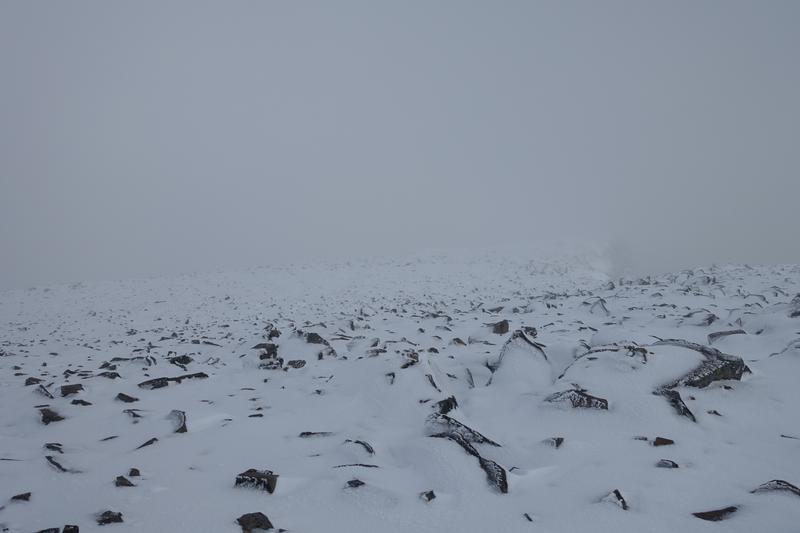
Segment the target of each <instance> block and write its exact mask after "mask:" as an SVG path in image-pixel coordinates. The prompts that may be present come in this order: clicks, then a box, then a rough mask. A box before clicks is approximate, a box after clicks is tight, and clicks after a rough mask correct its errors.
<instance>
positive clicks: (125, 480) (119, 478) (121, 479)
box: [114, 476, 136, 487]
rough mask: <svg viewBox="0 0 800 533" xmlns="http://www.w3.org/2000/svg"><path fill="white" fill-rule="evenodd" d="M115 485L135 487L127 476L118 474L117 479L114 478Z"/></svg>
mask: <svg viewBox="0 0 800 533" xmlns="http://www.w3.org/2000/svg"><path fill="white" fill-rule="evenodd" d="M114 486H115V487H135V486H136V485H134V484H133V483H131V481H130V480H129V479H128V478H126V477H125V476H117V479H115V480H114Z"/></svg>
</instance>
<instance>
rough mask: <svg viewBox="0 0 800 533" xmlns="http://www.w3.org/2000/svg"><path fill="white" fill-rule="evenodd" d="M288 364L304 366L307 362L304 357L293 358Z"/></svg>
mask: <svg viewBox="0 0 800 533" xmlns="http://www.w3.org/2000/svg"><path fill="white" fill-rule="evenodd" d="M286 366H288V367H291V368H303V367H304V366H306V362H305V360H304V359H293V360H291V361H287V363H286Z"/></svg>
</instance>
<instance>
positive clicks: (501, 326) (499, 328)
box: [489, 320, 508, 335]
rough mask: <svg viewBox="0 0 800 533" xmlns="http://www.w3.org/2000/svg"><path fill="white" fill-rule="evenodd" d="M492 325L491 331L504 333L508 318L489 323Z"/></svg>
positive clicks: (506, 331) (496, 333)
mask: <svg viewBox="0 0 800 533" xmlns="http://www.w3.org/2000/svg"><path fill="white" fill-rule="evenodd" d="M489 326H491V327H492V333H494V334H495V335H505V334H506V333H508V320H501V321H500V322H495V323H494V324H489Z"/></svg>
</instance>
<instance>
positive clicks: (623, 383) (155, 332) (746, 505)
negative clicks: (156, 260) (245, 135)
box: [0, 253, 800, 533]
mask: <svg viewBox="0 0 800 533" xmlns="http://www.w3.org/2000/svg"><path fill="white" fill-rule="evenodd" d="M798 291H800V268H798V267H796V266H776V267H748V266H735V267H734V266H731V267H713V268H704V269H695V270H693V271H684V272H679V273H675V274H672V275H664V276H658V277H651V278H646V279H623V280H619V279H613V280H611V279H609V278H608V276H607V275H606V274H605V273H604V268H603V267H602V262H601V261H599V260H597V259H596V258H589V259H581V258H580V257H570V258H560V259H554V260H550V261H545V260H541V259H536V260H533V259H531V258H530V257H526V256H524V255H522V254H517V255H511V254H501V255H497V254H494V255H493V254H477V253H475V254H471V255H470V254H466V253H461V254H452V255H434V254H431V255H428V256H424V257H413V258H409V259H405V260H385V261H358V262H355V261H354V262H351V263H341V264H324V265H315V266H302V267H291V266H285V267H274V268H263V269H257V270H253V271H247V272H230V273H220V274H214V275H196V276H183V277H176V278H170V279H147V280H136V281H124V282H104V283H92V284H78V285H73V286H58V287H51V288H37V289H30V290H24V291H22V290H21V291H7V292H4V293H0V350H2V351H1V352H0V531H12V532H26V533H27V532H31V531H39V530H42V529H46V528H61V527H63V526H64V525H67V524H72V525H78V526H79V527H80V531H84V532H85V531H98V530H103V531H106V530H110V531H143V532H162V531H163V532H176V531H193V532H198V531H209V532H231V533H233V532H237V531H241V530H242V527H240V526H239V525H238V524H237V522H236V520H237V518H238V517H240V516H242V515H244V514H247V513H254V512H261V513H263V514H264V515H265V516H267V517H268V518H269V520H270V521H271V523H272V524H273V525H274V527H275V528H283V529H286V530H288V531H295V532H307V533H310V532H322V531H325V532H330V533H334V532H335V533H338V532H348V533H350V532H361V531H363V532H416V533H421V532H443V531H453V532H462V533H465V532H489V531H503V532H506V531H509V532H510V531H514V532H516V531H519V532H565V533H569V532H576V531H615V532H645V531H670V532H674V531H681V532H687V531H742V532H754V531H770V532H782V531H785V532H789V531H799V530H800V493H798V494H795V493H793V492H792V490H791V487H792V486H791V485H788V486H783V485H777V487H778V488H786V489H787V490H762V491H759V492H755V493H753V492H752V491H753V490H754V489H756V488H757V487H759V486H760V485H762V484H763V483H766V482H768V481H771V480H776V479H778V480H785V481H786V482H789V483H792V484H794V485H797V484H800V386H798V385H799V384H800V299H797V298H795V295H796V294H797V293H798ZM793 299H794V302H793ZM792 315H798V316H792ZM505 321H507V322H505ZM732 331H735V332H736V333H735V334H730V335H720V336H715V335H714V334H715V333H718V332H732ZM278 332H279V335H278ZM257 345H262V346H261V347H258V348H254V347H256V346H257ZM171 360H172V361H171ZM186 375H189V376H190V377H187V378H186V379H182V380H180V381H178V380H173V381H164V380H157V381H155V382H150V383H146V382H147V381H148V380H153V379H155V378H162V377H167V378H171V377H180V376H186ZM26 382H27V383H28V384H27V385H26ZM78 384H79V385H81V386H82V387H74V389H81V390H78V391H77V392H74V393H72V394H70V392H73V391H72V390H71V388H70V387H67V388H66V389H63V394H67V395H66V396H64V395H63V394H62V386H64V385H78ZM142 384H144V386H142ZM120 393H122V394H124V395H128V396H130V397H132V398H127V399H128V402H126V401H123V400H122V399H120V398H121V397H120V398H118V395H119V394H120ZM50 396H52V397H50ZM134 399H135V401H131V400H134ZM129 402H130V403H129ZM45 409H49V411H47V410H45ZM174 411H178V412H174ZM181 412H182V413H183V414H181ZM184 416H185V424H186V431H185V432H176V430H179V429H183V428H181V427H180V426H181V425H182V422H183V421H184V418H183V417H184ZM58 418H61V419H60V420H58ZM50 420H53V421H50ZM44 421H49V423H47V424H45V423H44ZM656 437H662V438H665V439H671V440H673V441H674V443H673V444H668V445H660V446H656V445H655V444H656V442H655V439H656ZM154 438H155V439H157V440H156V441H154V442H152V443H151V444H149V445H147V446H144V447H141V446H142V445H143V444H145V443H147V442H148V441H150V440H151V439H154ZM562 439H563V440H562ZM660 442H661V441H659V443H660ZM48 457H49V458H50V459H48ZM661 460H667V462H664V463H662V465H663V466H677V468H665V467H657V464H658V463H659V461H661ZM669 461H671V463H670V462H669ZM132 468H135V469H138V470H139V471H140V475H138V476H135V475H131V473H130V470H131V469H132ZM248 469H257V470H271V471H273V472H274V473H275V474H277V475H278V478H277V483H276V485H275V487H274V491H273V492H272V493H270V492H268V491H265V490H261V489H259V488H257V487H235V482H236V478H237V475H238V474H240V473H243V472H245V471H246V470H248ZM118 476H124V478H125V479H126V480H128V481H130V482H131V484H133V485H134V486H116V484H115V480H116V479H117V478H118ZM354 480H359V481H361V482H363V484H359V483H357V482H355V481H354ZM348 482H352V483H349V484H348ZM120 483H121V484H125V481H124V480H120ZM351 485H352V486H351ZM428 491H433V493H432V495H433V496H435V497H434V498H433V499H430V496H431V494H430V493H429V494H428V498H425V497H423V496H422V494H423V493H427V492H428ZM614 491H617V492H616V493H615V492H614ZM28 492H30V497H29V499H28V501H24V497H23V498H18V499H16V500H12V497H14V496H16V495H20V494H22V495H24V494H25V493H28ZM620 498H622V499H624V504H623V502H622V501H620ZM731 506H733V507H736V510H735V512H730V513H728V514H726V515H725V516H724V517H723V518H724V521H720V522H714V521H708V520H704V519H702V518H699V517H696V516H694V515H693V513H700V512H706V511H715V510H719V509H724V508H726V507H731ZM105 511H112V512H114V513H116V512H119V513H121V515H122V520H123V522H121V523H113V524H109V525H104V526H101V525H98V523H97V517H98V515H99V514H100V513H103V512H105ZM721 514H724V513H721ZM106 516H107V518H108V517H110V515H106Z"/></svg>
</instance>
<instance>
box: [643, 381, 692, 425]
mask: <svg viewBox="0 0 800 533" xmlns="http://www.w3.org/2000/svg"><path fill="white" fill-rule="evenodd" d="M653 394H655V395H658V396H663V397H665V398H666V399H667V401H668V402H669V404H670V405H671V406H672V408H673V409H674V410H675V412H676V413H678V414H679V415H681V416H684V417H686V418H688V419H689V420H691V421H692V422H697V419H696V418H695V417H694V414H692V412H691V411H690V410H689V408H688V407H686V404H685V403H683V398H681V395H680V393H679V392H678V391H676V390H672V389H658V390H656V391H654V392H653Z"/></svg>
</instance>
